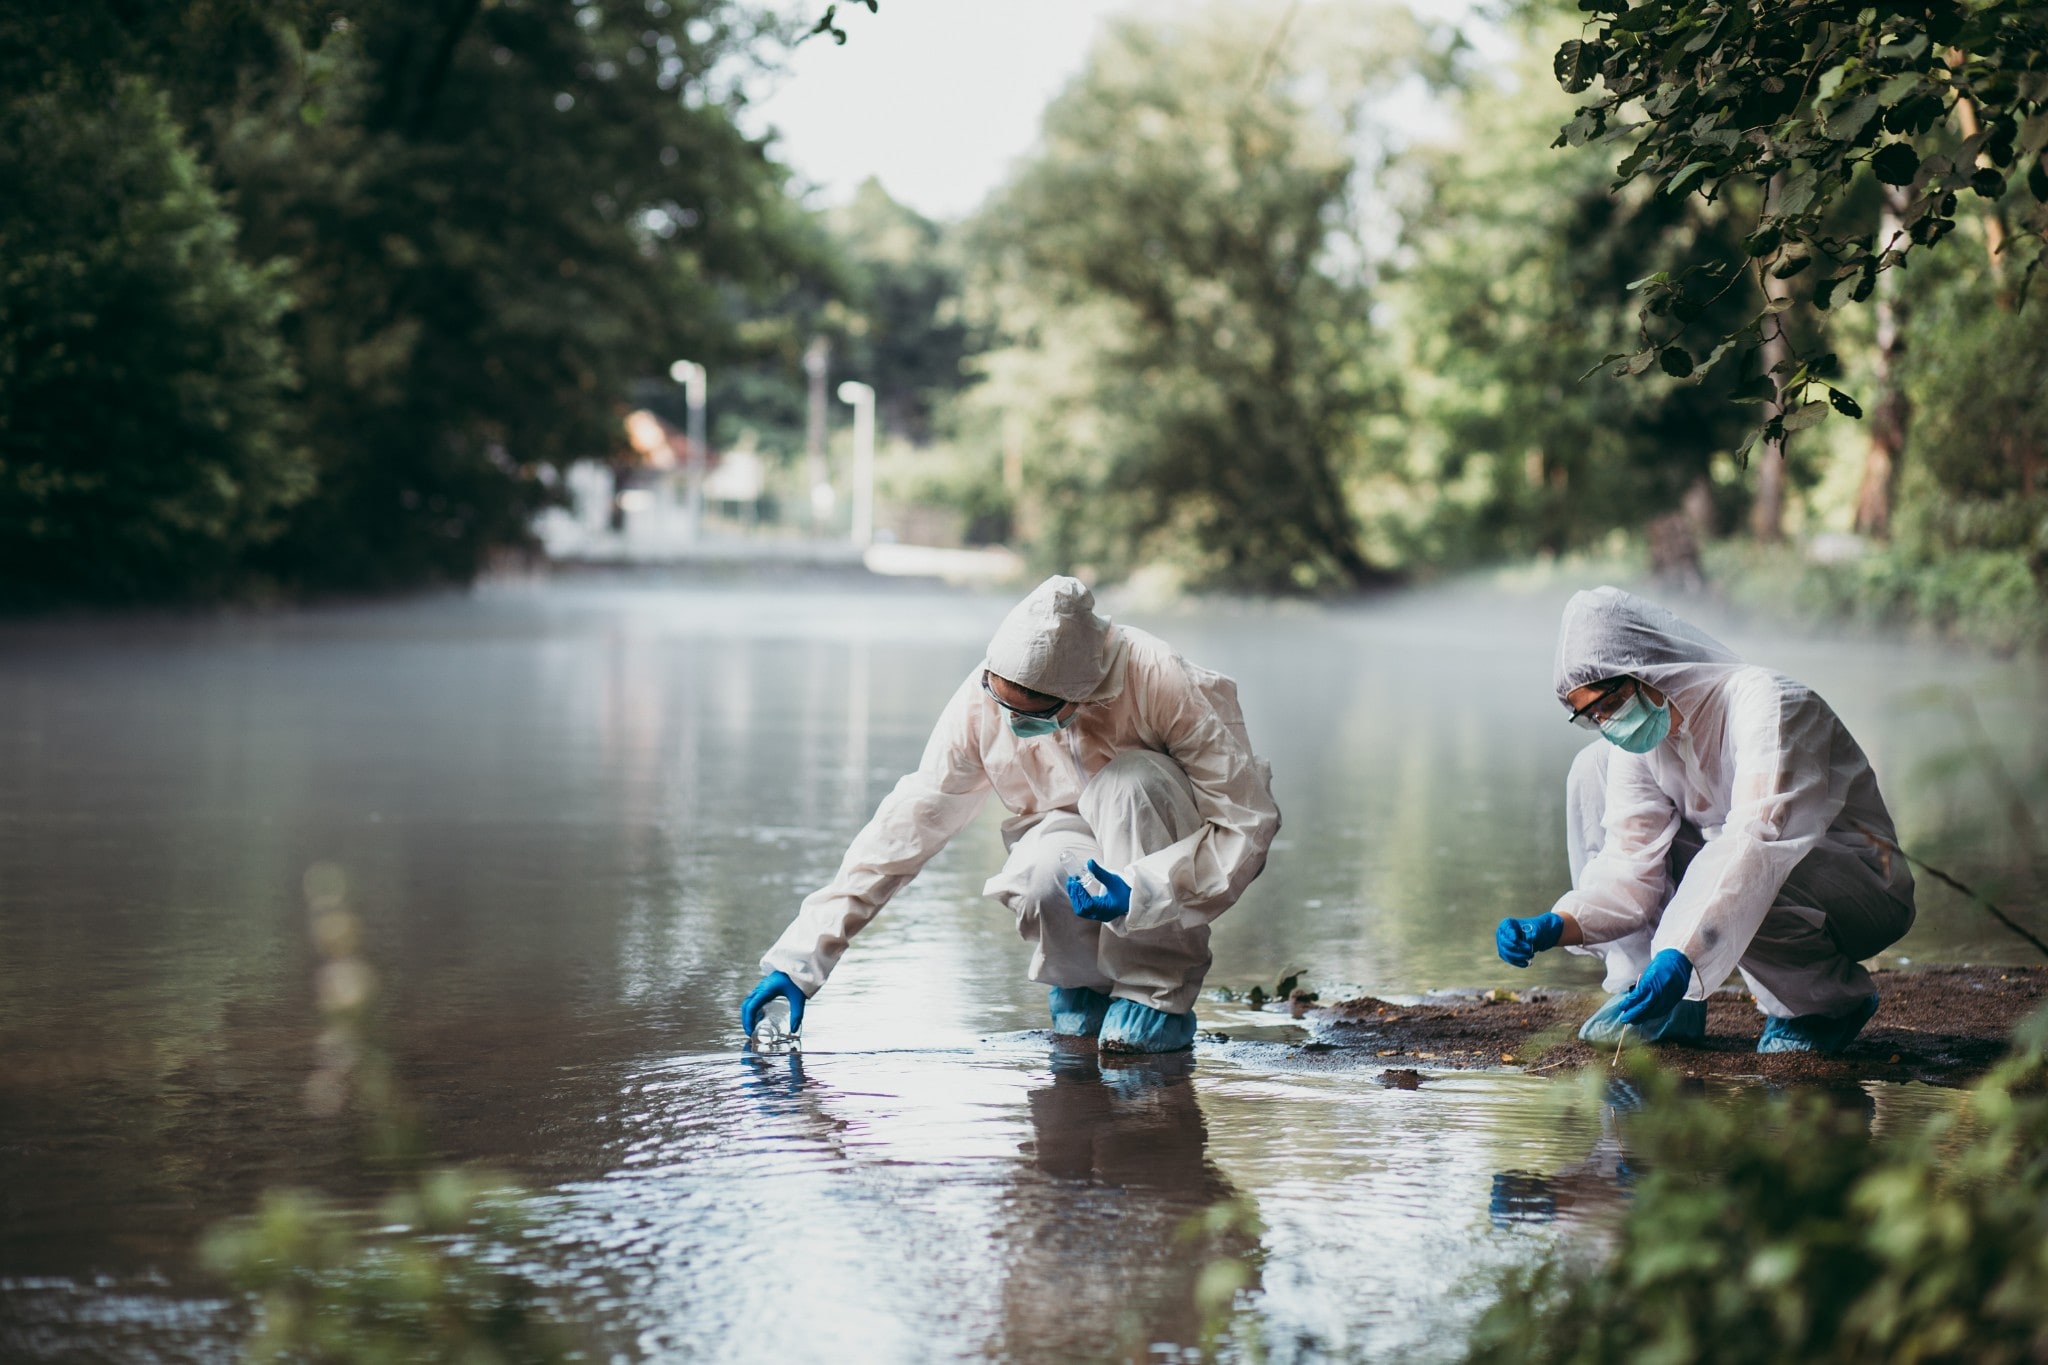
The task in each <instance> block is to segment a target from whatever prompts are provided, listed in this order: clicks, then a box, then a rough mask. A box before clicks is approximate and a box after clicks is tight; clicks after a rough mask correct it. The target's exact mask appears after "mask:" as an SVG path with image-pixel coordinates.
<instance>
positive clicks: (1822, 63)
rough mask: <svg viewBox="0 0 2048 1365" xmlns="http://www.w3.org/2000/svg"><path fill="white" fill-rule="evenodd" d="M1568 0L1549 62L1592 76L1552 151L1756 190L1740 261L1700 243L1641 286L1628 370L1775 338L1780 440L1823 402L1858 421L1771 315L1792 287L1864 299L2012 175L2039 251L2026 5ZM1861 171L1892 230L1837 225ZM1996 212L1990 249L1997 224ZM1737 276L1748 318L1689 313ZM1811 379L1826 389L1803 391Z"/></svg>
mask: <svg viewBox="0 0 2048 1365" xmlns="http://www.w3.org/2000/svg"><path fill="white" fill-rule="evenodd" d="M1579 8H1580V9H1582V10H1585V11H1588V12H1590V13H1591V14H1592V15H1593V16H1594V17H1593V19H1592V20H1591V21H1590V23H1589V25H1588V28H1587V32H1586V35H1585V36H1584V37H1583V38H1578V39H1573V40H1571V41H1569V42H1566V43H1565V44H1563V45H1562V46H1561V47H1560V48H1559V49H1558V51H1557V57H1556V74H1557V77H1558V80H1559V81H1560V82H1561V83H1562V84H1563V86H1564V88H1565V89H1566V90H1568V91H1572V92H1575V93H1576V92H1580V91H1585V90H1589V89H1590V88H1591V87H1592V86H1593V85H1594V83H1595V82H1598V83H1599V85H1600V87H1601V89H1600V91H1599V93H1598V94H1597V95H1596V96H1595V97H1594V98H1593V99H1592V101H1591V102H1590V103H1588V104H1586V105H1584V106H1582V107H1580V109H1579V110H1578V114H1577V116H1576V117H1575V118H1574V119H1573V120H1572V121H1571V122H1570V123H1568V124H1567V125H1566V126H1565V128H1564V130H1563V132H1561V133H1560V134H1559V136H1558V143H1559V145H1570V146H1579V145H1583V144H1586V143H1589V142H1595V141H1601V142H1608V143H1614V144H1618V145H1621V146H1625V147H1627V148H1628V151H1627V153H1626V155H1624V156H1623V157H1622V159H1621V162H1620V164H1619V165H1618V166H1617V168H1616V176H1617V180H1616V184H1617V186H1620V185H1627V184H1631V183H1635V182H1639V181H1640V182H1643V183H1646V184H1654V185H1656V186H1657V187H1658V189H1659V191H1660V192H1661V193H1664V194H1667V195H1672V196H1678V195H1686V194H1692V193H1698V194H1700V195H1702V196H1704V197H1706V198H1708V199H1710V200H1711V199H1714V198H1716V197H1718V196H1720V195H1722V194H1724V193H1726V192H1727V191H1729V190H1730V189H1732V188H1734V187H1736V186H1741V185H1747V186H1749V187H1750V188H1751V189H1752V190H1753V191H1754V192H1756V193H1757V194H1758V199H1757V209H1756V214H1757V216H1756V220H1755V225H1754V230H1753V231H1752V232H1751V233H1749V235H1748V236H1747V237H1746V238H1745V240H1744V243H1743V251H1742V254H1741V255H1740V256H1732V257H1731V256H1728V255H1710V256H1707V257H1706V258H1705V259H1701V260H1696V261H1694V262H1693V263H1691V264H1689V265H1687V266H1686V267H1685V268H1683V269H1681V270H1678V271H1674V272H1671V273H1669V274H1668V275H1666V276H1665V277H1664V278H1662V279H1658V280H1654V281H1651V282H1649V283H1648V284H1647V285H1646V287H1645V288H1644V291H1643V292H1644V303H1643V313H1642V318H1643V324H1644V336H1643V339H1642V341H1641V343H1640V344H1639V345H1638V346H1637V347H1635V348H1632V349H1633V350H1634V351H1635V358H1634V359H1630V358H1629V357H1625V356H1621V355H1616V356H1614V357H1611V358H1612V359H1615V360H1626V361H1627V362H1628V363H1627V364H1626V365H1625V366H1624V368H1626V369H1629V370H1630V371H1632V372H1640V370H1641V369H1642V367H1643V366H1642V364H1641V363H1639V362H1640V360H1641V357H1642V356H1643V355H1645V354H1650V353H1654V354H1656V355H1658V356H1659V357H1662V356H1665V355H1669V354H1671V353H1672V352H1673V351H1677V352H1678V353H1679V354H1681V355H1683V356H1684V357H1685V363H1686V365H1687V366H1688V367H1690V366H1692V365H1694V364H1698V365H1701V366H1703V367H1711V366H1712V365H1713V364H1715V363H1717V362H1718V361H1719V360H1720V359H1721V358H1722V357H1723V356H1725V355H1727V354H1729V353H1730V352H1731V351H1735V350H1737V348H1738V347H1739V346H1741V345H1743V344H1744V343H1747V344H1749V345H1750V346H1751V348H1752V354H1753V353H1754V351H1755V348H1760V347H1763V346H1765V345H1766V344H1767V343H1770V342H1772V341H1781V342H1783V343H1785V344H1784V346H1783V348H1782V352H1781V353H1780V354H1778V355H1777V356H1776V357H1775V358H1774V357H1772V356H1769V355H1764V356H1760V357H1759V359H1761V360H1763V361H1764V362H1765V363H1764V368H1765V370H1766V371H1767V373H1766V375H1765V376H1764V378H1763V380H1762V382H1761V384H1760V386H1759V392H1760V393H1762V394H1764V395H1765V396H1768V397H1770V398H1771V399H1772V400H1773V401H1774V410H1773V412H1772V413H1771V415H1770V416H1769V418H1768V420H1767V421H1766V422H1765V423H1764V426H1763V428H1762V432H1761V434H1762V435H1763V437H1764V439H1765V440H1766V441H1767V442H1769V443H1772V444H1777V443H1781V442H1782V441H1783V440H1784V438H1785V436H1786V435H1787V434H1788V433H1789V432H1792V431H1797V430H1801V429H1803V428H1805V427H1808V426H1811V425H1813V424H1814V423H1817V422H1819V421H1820V420H1821V419H1822V418H1824V417H1826V416H1827V414H1828V411H1829V404H1832V405H1833V407H1834V408H1836V409H1838V410H1840V411H1842V412H1844V413H1847V414H1848V415H1850V416H1861V409H1860V407H1859V405H1858V404H1857V403H1856V402H1855V400H1854V399H1852V398H1850V397H1849V396H1848V395H1846V394H1844V393H1842V392H1841V391H1840V390H1839V389H1837V388H1835V387H1834V386H1833V385H1832V384H1830V383H1829V382H1828V381H1829V380H1830V379H1831V378H1832V377H1833V375H1834V373H1835V367H1834V365H1833V363H1832V362H1833V357H1832V356H1831V355H1830V354H1828V353H1827V352H1826V351H1825V350H1824V349H1822V348H1821V347H1820V346H1819V345H1818V344H1815V345H1811V346H1800V345H1798V344H1797V339H1796V338H1793V337H1789V336H1787V335H1785V334H1784V331H1783V329H1782V327H1781V325H1780V324H1781V314H1782V313H1783V312H1784V311H1785V309H1786V307H1788V306H1789V300H1790V299H1791V298H1792V297H1793V296H1794V294H1795V292H1796V293H1797V294H1798V295H1800V296H1802V297H1803V298H1805V299H1806V300H1808V301H1810V302H1811V304H1812V305H1813V307H1814V308H1816V309H1819V310H1826V309H1828V308H1829V307H1830V306H1831V305H1832V304H1833V302H1834V301H1835V299H1836V296H1837V294H1838V293H1840V292H1841V291H1843V290H1846V291H1847V297H1849V298H1850V299H1853V300H1856V301H1859V302H1860V301H1861V300H1863V299H1865V298H1868V297H1869V296H1870V294H1871V292H1872V290H1873V289H1874V288H1875V287H1876V281H1877V276H1878V274H1879V273H1880V272H1881V271H1884V270H1888V269H1892V268H1894V267H1896V266H1899V265H1902V264H1903V263H1904V262H1905V261H1906V260H1907V259H1908V258H1909V257H1910V256H1911V255H1912V253H1913V252H1914V250H1915V249H1916V248H1919V247H1931V246H1933V245H1934V244H1935V243H1937V242H1939V241H1941V240H1942V239H1943V238H1944V237H1945V236H1947V235H1948V234H1949V233H1950V232H1951V231H1953V230H1954V228H1955V226H1956V222H1957V218H1956V214H1957V211H1958V209H1959V206H1960V204H1961V202H1962V201H1961V198H1960V196H1961V195H1963V194H1964V193H1966V192H1967V193H1969V194H1971V195H1973V196H1975V197H1978V198H1981V199H1982V200H1984V201H1987V202H1988V203H1990V204H1992V205H1994V206H1997V205H2002V204H2004V203H2007V202H2009V198H2010V196H2009V181H2011V180H2013V179H2018V180H2021V181H2023V182H2024V183H2025V185H2026V186H2027V194H2028V197H2029V198H2030V200H2031V206H2022V205H2021V204H2020V203H2018V202H2012V209H2013V212H2014V214H2015V215H2016V216H2018V217H2019V219H2020V225H2021V228H2022V233H2023V235H2024V237H2025V238H2026V239H2029V240H2031V241H2032V243H2033V246H2034V250H2033V252H2032V253H2031V254H2032V260H2033V262H2034V263H2036V264H2037V263H2038V262H2039V259H2040V245H2041V242H2042V241H2043V239H2044V234H2048V161H2044V159H2043V157H2044V153H2048V5H2044V4H2042V3H2041V0H1971V3H1967V4H1965V3H1959V0H1917V2H1916V3H1887V4H1880V5H1867V4H1863V3H1861V0H1788V3H1783V4H1770V5H1756V4H1743V3H1730V2H1729V0H1644V2H1643V3H1640V4H1635V5H1630V4H1629V3H1627V0H1580V4H1579ZM1638 114H1640V117H1638ZM1871 181H1875V182H1878V183H1881V184H1883V185H1887V186H1893V187H1897V188H1899V189H1901V190H1903V191H1904V194H1903V196H1902V198H1903V203H1902V204H1901V205H1900V207H1899V212H1898V214H1897V226H1896V230H1895V231H1893V232H1891V233H1889V234H1887V235H1886V236H1885V238H1884V239H1882V240H1880V237H1879V233H1878V231H1877V224H1876V223H1875V222H1872V221H1870V216H1864V217H1863V218H1862V219H1861V220H1860V221H1849V222H1846V223H1845V222H1844V221H1843V220H1842V219H1841V218H1840V217H1839V216H1835V215H1831V212H1830V211H1831V210H1832V209H1835V208H1837V207H1838V206H1840V205H1841V204H1842V203H1843V202H1844V200H1845V197H1846V196H1848V195H1850V194H1851V193H1852V192H1854V191H1855V190H1856V188H1857V186H1858V185H1859V184H1867V183H1869V182H1871ZM1870 197H1871V199H1872V200H1873V201H1874V200H1875V196H1874V195H1873V196H1870ZM1993 212H1994V214H1996V212H1997V209H1996V208H1994V210H1993ZM1995 224H1996V225H1995V227H1994V228H1993V229H1992V230H1993V232H1994V234H1995V235H1996V237H1997V239H1998V244H2001V249H2003V248H2002V244H2003V243H2004V241H2005V228H2006V224H2005V220H2004V219H2003V218H2002V217H1997V218H1995ZM2031 269H2032V267H2031V265H2030V267H2029V273H2031ZM1745 274H1746V275H1747V276H1748V277H1749V281H1750V288H1749V289H1748V291H1747V297H1748V298H1749V300H1750V301H1751V307H1752V312H1751V315H1750V317H1749V318H1748V320H1747V321H1746V322H1745V323H1744V324H1743V326H1741V327H1740V328H1736V329H1721V328H1718V327H1699V326H1697V325H1696V324H1697V323H1698V322H1699V318H1698V316H1697V315H1696V314H1695V313H1694V311H1693V310H1692V309H1691V308H1690V307H1689V305H1688V302H1687V300H1688V299H1689V298H1692V297H1696V296H1697V295H1698V294H1700V293H1702V292H1705V291H1707V290H1718V289H1722V288H1726V287H1732V286H1734V285H1735V284H1737V283H1738V282H1739V281H1741V280H1742V278H1743V277H1744V275H1745ZM1795 279H1796V280H1798V281H1799V283H1798V284H1797V285H1793V284H1790V283H1789V282H1790V281H1793V280H1795ZM1773 282H1786V283H1783V284H1782V287H1780V286H1778V285H1776V284H1774V283H1773ZM1688 348H1690V349H1688ZM1816 385H1818V386H1820V387H1821V388H1822V389H1823V390H1824V391H1825V393H1826V401H1825V402H1822V401H1820V400H1818V399H1813V398H1811V397H1810V392H1811V390H1812V389H1813V388H1814V386H1816Z"/></svg>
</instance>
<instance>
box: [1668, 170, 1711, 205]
mask: <svg viewBox="0 0 2048 1365" xmlns="http://www.w3.org/2000/svg"><path fill="white" fill-rule="evenodd" d="M1713 167H1714V163H1713V162H1711V161H1695V162H1693V163H1692V164H1691V165H1690V166H1687V167H1686V168H1685V169H1684V170H1682V171H1680V172H1679V173H1678V174H1677V175H1674V176H1672V177H1671V180H1670V182H1669V183H1668V184H1666V185H1665V186H1664V193H1665V194H1666V195H1667V196H1669V197H1670V198H1673V199H1676V198H1678V197H1679V196H1681V195H1683V194H1684V193H1685V190H1686V186H1688V185H1690V184H1691V183H1692V182H1693V181H1695V180H1697V179H1699V178H1700V177H1701V176H1703V175H1705V174H1706V173H1707V172H1708V171H1710V170H1712V169H1713Z"/></svg>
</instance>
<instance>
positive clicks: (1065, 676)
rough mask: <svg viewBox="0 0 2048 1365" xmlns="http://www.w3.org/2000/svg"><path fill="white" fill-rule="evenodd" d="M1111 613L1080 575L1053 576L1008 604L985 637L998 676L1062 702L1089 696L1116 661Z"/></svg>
mask: <svg viewBox="0 0 2048 1365" xmlns="http://www.w3.org/2000/svg"><path fill="white" fill-rule="evenodd" d="M1115 652H1116V651H1115V644H1114V640H1113V633H1112V631H1111V630H1110V624H1109V618H1108V617H1106V616H1101V615H1098V614H1097V613H1096V610H1095V594H1094V593H1092V592H1090V591H1089V590H1088V585H1087V584H1086V583H1083V582H1082V581H1081V580H1080V579H1078V578H1067V577H1065V576H1062V575H1056V576H1054V577H1052V578H1048V579H1046V580H1045V582H1043V583H1040V584H1039V585H1038V586H1037V587H1035V588H1033V589H1032V590H1031V595H1030V596H1029V597H1026V598H1025V599H1024V600H1023V601H1022V602H1019V603H1018V604H1017V605H1016V606H1014V607H1012V608H1010V614H1009V615H1008V616H1005V617H1004V618H1003V623H1002V624H1001V625H1000V626H997V627H996V633H995V638H994V639H992V640H990V641H989V642H988V666H989V668H990V669H991V670H993V671H994V672H995V673H996V674H997V676H999V677H1004V678H1008V679H1009V680H1010V681H1011V682H1013V683H1016V684H1018V685H1019V686H1022V687H1028V688H1030V689H1031V690H1032V691H1034V692H1043V693H1045V694H1047V695H1048V696H1053V697H1059V698H1061V699H1062V700H1065V701H1087V700H1088V699H1089V698H1091V697H1093V696H1094V695H1095V693H1096V691H1097V690H1098V689H1099V688H1100V687H1101V686H1102V684H1103V682H1104V680H1105V679H1107V678H1108V677H1109V673H1110V665H1111V664H1112V663H1113V662H1115V659H1114V655H1115Z"/></svg>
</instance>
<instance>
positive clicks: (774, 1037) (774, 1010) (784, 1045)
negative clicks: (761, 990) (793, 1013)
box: [747, 995, 803, 1052]
mask: <svg viewBox="0 0 2048 1365" xmlns="http://www.w3.org/2000/svg"><path fill="white" fill-rule="evenodd" d="M747 1041H748V1042H749V1043H751V1044H753V1047H754V1051H756V1052H788V1051H789V1050H790V1049H792V1048H796V1047H801V1046H802V1045H803V1044H802V1043H801V1042H800V1041H799V1037H798V1032H797V1030H795V1029H793V1028H791V1027H790V1026H789V1001H787V1000H785V999H783V998H782V997H781V996H779V995H778V996H776V997H775V998H773V999H772V1000H770V1001H769V1002H768V1003H767V1004H765V1005H763V1006H762V1007H761V1016H760V1018H758V1019H756V1020H755V1021H754V1032H753V1034H752V1035H751V1036H750V1037H749V1038H748V1039H747Z"/></svg>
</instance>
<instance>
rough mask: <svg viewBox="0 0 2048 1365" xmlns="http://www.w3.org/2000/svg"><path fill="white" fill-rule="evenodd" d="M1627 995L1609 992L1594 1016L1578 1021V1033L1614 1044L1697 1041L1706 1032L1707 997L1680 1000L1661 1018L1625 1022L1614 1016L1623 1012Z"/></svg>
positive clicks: (1602, 1044)
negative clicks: (1581, 1021) (1643, 1021)
mask: <svg viewBox="0 0 2048 1365" xmlns="http://www.w3.org/2000/svg"><path fill="white" fill-rule="evenodd" d="M1624 998H1626V997H1625V995H1610V996H1608V997H1607V1003H1606V1004H1604V1005H1602V1006H1601V1007H1600V1008H1599V1009H1597V1010H1595V1011H1593V1017H1592V1018H1591V1019H1588V1020H1587V1021H1586V1022H1585V1023H1583V1024H1581V1025H1579V1037H1580V1038H1581V1039H1583V1040H1585V1041H1586V1042H1589V1043H1591V1044H1593V1045H1594V1046H1595V1047H1615V1046H1617V1045H1619V1044H1620V1043H1622V1042H1623V1041H1627V1042H1631V1043H1697V1042H1702V1041H1704V1040H1705V1038H1706V1036H1707V1002H1706V1001H1704V1000H1681V1001H1679V1002H1678V1003H1677V1004H1675V1005H1673V1006H1672V1007H1671V1013H1669V1014H1667V1015H1665V1016H1664V1017H1663V1018H1662V1019H1651V1020H1649V1021H1647V1022H1645V1023H1641V1024H1623V1023H1619V1022H1617V1021H1616V1019H1615V1017H1614V1016H1615V1015H1617V1014H1620V1013H1621V1002H1622V1000H1623V999H1624Z"/></svg>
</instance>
